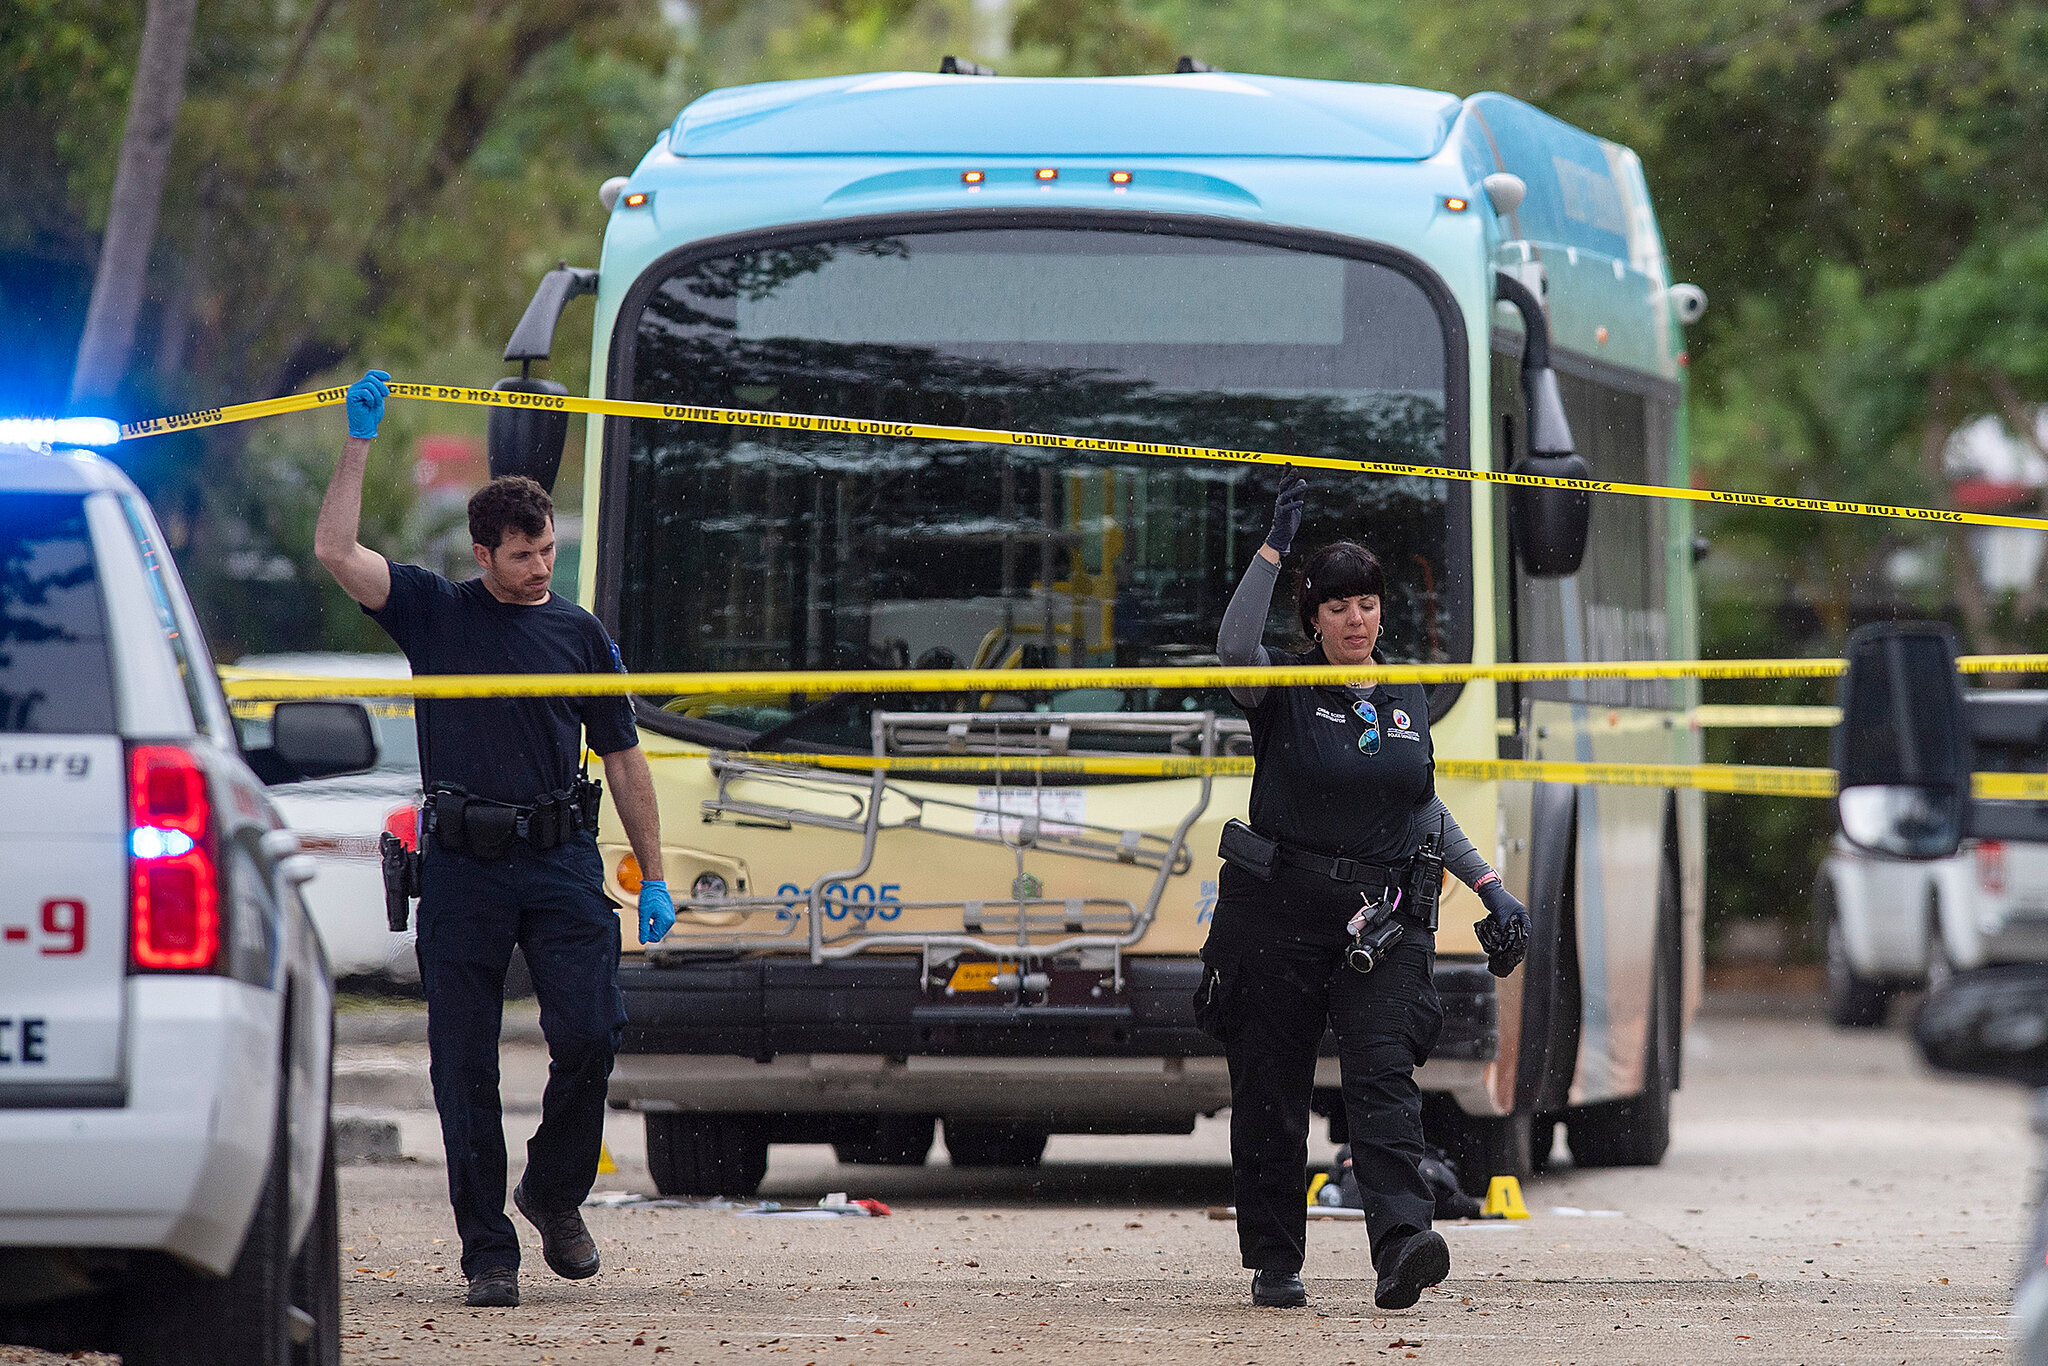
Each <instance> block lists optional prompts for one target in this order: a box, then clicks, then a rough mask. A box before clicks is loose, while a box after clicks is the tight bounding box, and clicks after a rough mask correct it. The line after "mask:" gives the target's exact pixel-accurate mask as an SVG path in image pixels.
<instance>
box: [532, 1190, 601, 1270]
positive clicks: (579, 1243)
mask: <svg viewBox="0 0 2048 1366" xmlns="http://www.w3.org/2000/svg"><path fill="white" fill-rule="evenodd" d="M512 1203H513V1204H514V1205H516V1206H518V1208H519V1212H520V1213H521V1214H523V1215H525V1216H526V1219H527V1222H528V1223H530V1224H532V1225H533V1226H534V1227H535V1228H537V1229H539V1230H540V1253H541V1256H543V1257H545V1258H547V1262H548V1269H549V1270H550V1271H553V1272H554V1273H555V1274H556V1275H557V1276H560V1277H561V1278H562V1279H563V1280H565V1281H581V1280H587V1279H588V1278H590V1277H592V1276H595V1275H596V1274H597V1241H596V1240H595V1239H594V1238H592V1237H591V1236H590V1230H589V1229H587V1228H585V1227H584V1226H583V1214H582V1212H581V1211H580V1210H573V1209H569V1210H563V1211H562V1212H560V1213H559V1214H544V1213H542V1212H541V1211H540V1210H539V1209H538V1208H537V1207H535V1206H534V1205H533V1204H531V1203H530V1202H529V1201H528V1200H527V1198H526V1183H525V1182H524V1181H522V1182H520V1183H519V1184H518V1185H516V1186H514V1187H513V1188H512Z"/></svg>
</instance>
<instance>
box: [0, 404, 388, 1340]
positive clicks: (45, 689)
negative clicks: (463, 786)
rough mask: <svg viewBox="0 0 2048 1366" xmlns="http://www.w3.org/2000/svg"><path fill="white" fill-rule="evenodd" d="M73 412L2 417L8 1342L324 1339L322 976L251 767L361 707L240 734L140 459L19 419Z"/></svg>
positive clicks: (297, 714)
mask: <svg viewBox="0 0 2048 1366" xmlns="http://www.w3.org/2000/svg"><path fill="white" fill-rule="evenodd" d="M99 425H100V426H101V427H109V426H111V424H104V423H102V424H99ZM10 428H11V430H10ZM67 437H69V438H71V439H81V434H79V433H76V432H73V431H70V430H67V429H66V428H64V427H62V426H60V425H55V424H48V425H46V426H44V427H41V428H29V427H28V425H27V424H25V423H14V424H7V423H0V1342H12V1343H27V1344H30V1345H35V1346H43V1347H50V1348H55V1349H59V1350H71V1349H79V1348H86V1349H103V1350H109V1351H118V1352H120V1353H122V1355H123V1358H124V1360H126V1361H127V1362H129V1363H130V1366H135V1363H141V1362H193V1363H198V1362H224V1361H232V1362H235V1363H236V1366H268V1364H269V1363H283V1362H288V1361H298V1362H309V1363H310V1362H323V1361H324V1362H331V1361H334V1360H336V1359H337V1356H338V1349H339V1342H338V1333H339V1319H340V1286H339V1248H338V1246H337V1227H336V1205H335V1182H334V1157H333V1153H332V1150H331V1148H330V1146H329V1142H328V1108H329V1099H328V1081H329V1075H330V1070H331V1068H330V1060H331V1053H332V1043H333V991H332V986H331V984H330V979H329V974H328V967H327V961H326V957H325V954H324V952H323V950H322V948H321V945H320V940H319V938H318V936H317V935H316V934H315V932H314V929H313V926H312V922H311V920H310V919H309V918H308V916H307V914H306V911H305V907H304V905H303V903H302V902H301V900H300V896H299V890H298V884H299V883H300V882H302V881H303V880H304V878H305V876H306V875H307V873H308V872H309V870H310V868H311V861H310V860H309V859H308V858H307V857H306V856H305V855H304V854H302V853H300V852H299V848H298V842H297V840H296V838H295V837H294V836H293V835H292V834H291V833H290V832H289V831H288V830H285V829H283V828H282V826H283V822H282V820H281V819H280V818H279V816H278V814H277V811H276V808H275V807H274V806H273V805H272V803H271V802H270V800H269V798H268V797H267V796H266V795H265V793H264V782H265V781H266V780H267V781H271V782H278V781H289V780H293V779H296V778H302V777H314V776H320V775H325V774H331V773H338V772H345V771H350V770H354V769H361V768H366V767H368V766H370V765H371V764H372V763H374V762H375V759H376V750H375V744H374V740H373V739H372V733H371V729H370V721H369V717H368V715H367V714H366V713H365V712H364V711H363V709H362V708H361V707H360V706H356V705H353V704H346V703H327V702H322V703H307V704H299V703H292V704H286V705H283V706H280V707H279V708H278V712H277V717H276V724H275V727H274V735H273V737H272V743H271V746H270V747H269V748H268V749H265V750H260V751H253V752H249V753H246V754H245V753H243V752H242V751H241V749H240V747H239V746H238V744H237V742H236V739H235V731H234V727H233V724H232V721H231V718H230V716H229V713H228V708H227V705H226V702H225V700H224V699H223V697H222V696H221V691H220V686H219V683H218V680H217V679H216V677H215V674H214V668H213V663H212V660H211V659H210V657H209V656H208V654H207V650H206V645H205V643H204V641H203V640H202V639H201V638H200V634H199V631H198V628H197V625H196V623H195V620H194V617H193V612H192V607H191V604H190V603H189V601H188V600H187V599H186V596H185V591H184V588H183V586H182V585H181V583H180V581H179V578H178V572H177V569H176V567H175V566H174V565H173V564H172V562H171V558H170V556H169V554H168V553H167V551H166V550H165V547H164V541H163V534H162V532H161V531H160V530H159V528H158V527H157V524H156V520H155V518H154V517H153V516H152V515H151V513H150V510H149V507H148V505H147V504H146V503H145V502H144V500H143V498H142V496H141V495H140V494H139V493H138V492H137V491H136V489H135V486H134V485H133V484H131V483H130V482H129V481H128V479H127V478H126V477H125V476H124V475H122V473H121V472H120V471H119V470H118V469H117V468H116V467H115V466H113V465H112V464H110V463H108V462H107V461H105V460H103V459H101V458H99V457H98V456H96V455H92V454H90V453H87V452H85V451H73V450H64V449H52V448H51V447H50V446H49V445H30V444H25V442H29V441H42V442H52V441H62V440H64V439H66V438H67ZM111 437H112V433H111V432H108V433H100V434H95V433H85V434H82V439H85V440H90V441H92V442H93V444H99V443H101V442H104V441H107V440H109V439H111ZM259 775H261V776H260V777H259Z"/></svg>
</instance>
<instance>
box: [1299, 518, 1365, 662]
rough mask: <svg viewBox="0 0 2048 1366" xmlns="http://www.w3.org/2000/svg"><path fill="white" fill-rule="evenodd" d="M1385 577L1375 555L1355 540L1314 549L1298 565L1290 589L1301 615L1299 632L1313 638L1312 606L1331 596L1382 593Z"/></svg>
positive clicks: (1313, 618) (1314, 621) (1341, 596)
mask: <svg viewBox="0 0 2048 1366" xmlns="http://www.w3.org/2000/svg"><path fill="white" fill-rule="evenodd" d="M1386 586H1387V576H1386V573H1385V572H1384V571H1383V570H1382V569H1381V568H1380V561H1379V556H1377V555H1375V554H1373V553H1372V552H1371V551H1370V550H1367V549H1366V548H1365V547H1364V546H1362V545H1359V544H1358V543H1357V542H1356V541H1333V542H1331V543H1330V544H1329V545H1326V546H1324V547H1323V548H1322V549H1320V550H1317V551H1314V552H1313V553H1311V554H1310V555H1309V557H1308V562H1307V563H1306V564H1304V565H1303V566H1302V567H1301V578H1300V580H1299V582H1298V583H1297V585H1296V587H1295V590H1294V603H1295V608H1296V610H1297V611H1298V612H1299V614H1300V616H1301V630H1302V634H1303V635H1306V636H1307V637H1309V639H1311V640H1313V639H1314V638H1315V634H1316V609H1317V608H1318V607H1321V606H1322V605H1323V604H1324V603H1326V602H1329V601H1331V600H1332V599H1335V598H1355V597H1357V596H1359V595H1360V594H1361V593H1370V594H1371V595H1372V596H1374V597H1376V598H1384V597H1385V596H1386Z"/></svg>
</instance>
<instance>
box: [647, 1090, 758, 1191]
mask: <svg viewBox="0 0 2048 1366" xmlns="http://www.w3.org/2000/svg"><path fill="white" fill-rule="evenodd" d="M647 1170H648V1174H649V1175H651V1176H652V1177H653V1178H654V1188H655V1189H656V1190H657V1191H659V1192H661V1193H662V1194H663V1195H685V1196H687V1195H699V1196H726V1197H728V1198H741V1197H745V1196H750V1195H753V1194H754V1193H755V1192H756V1191H758V1190H760V1189H761V1182H762V1180H763V1179H764V1178H765V1177H766V1176H767V1175H768V1125H767V1122H766V1120H765V1119H764V1118H763V1117H762V1116H760V1115H699V1114H689V1115H686V1114H677V1113H675V1112H673V1111H650V1112H649V1113H648V1115H647Z"/></svg>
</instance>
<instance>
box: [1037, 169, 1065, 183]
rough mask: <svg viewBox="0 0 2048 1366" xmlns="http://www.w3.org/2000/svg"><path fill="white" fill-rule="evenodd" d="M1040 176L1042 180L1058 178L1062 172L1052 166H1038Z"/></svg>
mask: <svg viewBox="0 0 2048 1366" xmlns="http://www.w3.org/2000/svg"><path fill="white" fill-rule="evenodd" d="M1038 178H1039V179H1040V180H1058V179H1059V178H1060V173H1059V172H1058V171H1056V170H1054V169H1053V168H1052V167H1050V166H1041V167H1039V168H1038Z"/></svg>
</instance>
